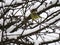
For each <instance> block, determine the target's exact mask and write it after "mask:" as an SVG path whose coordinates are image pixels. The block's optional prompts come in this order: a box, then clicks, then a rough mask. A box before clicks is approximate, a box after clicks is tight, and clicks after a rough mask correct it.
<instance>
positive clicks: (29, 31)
mask: <svg viewBox="0 0 60 45" xmlns="http://www.w3.org/2000/svg"><path fill="white" fill-rule="evenodd" d="M11 1H12V0H10V1H8V0H5V4H4V5H9V4H10V3H11ZM50 1H51V0H47V1H46V2H48V3H49V2H50ZM59 1H60V0H59ZM15 2H17V3H21V2H22V1H21V0H15V1H14V3H15ZM52 2H53V4H54V3H55V2H56V0H53V1H52ZM14 3H13V4H14ZM39 4H40V3H39V2H37V3H35V5H34V6H32V7H31V9H33V8H36V7H38V5H39ZM0 6H1V3H0ZM47 6H50V4H48V5H47ZM44 8H46V7H45V5H42V6H41V7H39V8H38V9H37V12H39V11H40V10H42V9H44ZM59 9H60V7H57V8H52V9H50V10H47V11H46V12H48V14H51V13H53V12H54V11H56V10H59ZM16 11H17V10H15V12H16ZM15 12H14V13H15ZM28 13H29V14H30V10H28V11H27V12H26V16H27V17H28V16H29V14H28ZM19 14H21V12H20V11H18V13H17V15H19ZM41 16H42V17H44V18H46V17H47V15H46V13H42V14H41ZM58 18H60V15H58V16H57V17H55V18H54V19H52V20H50V21H49V22H48V23H51V22H53V21H54V20H56V19H58ZM2 20H3V19H0V24H2V23H3V22H2ZM59 24H60V22H59V23H58V24H57V25H58V26H60V25H59ZM14 28H15V27H14V26H13V25H12V26H11V27H10V28H9V29H7V31H8V30H10V31H11V30H13V29H14ZM36 29H37V30H38V29H39V26H37V27H36V28H34V29H29V30H26V31H25V32H24V33H23V35H26V34H29V33H31V32H34V31H37V30H36ZM32 30H33V31H32ZM10 31H8V32H10ZM21 32H22V29H18V31H15V32H14V33H8V35H14V34H21ZM56 32H59V30H57V31H56ZM59 33H60V32H59ZM0 35H1V34H0ZM48 35H49V34H48ZM53 35H54V36H55V37H56V35H57V34H53ZM17 36H19V35H17ZM17 36H8V37H9V38H10V39H11V38H17ZM42 36H43V35H42ZM45 37H46V39H47V38H48V37H49V36H45ZM58 37H59V36H58V35H57V38H58ZM32 38H33V39H34V41H35V42H36V44H35V45H38V44H37V43H39V41H41V38H39V39H40V40H39V39H38V40H36V39H35V36H32ZM46 39H45V40H46ZM51 39H52V37H49V40H51ZM57 44H58V43H57ZM49 45H55V44H54V43H52V44H49Z"/></svg>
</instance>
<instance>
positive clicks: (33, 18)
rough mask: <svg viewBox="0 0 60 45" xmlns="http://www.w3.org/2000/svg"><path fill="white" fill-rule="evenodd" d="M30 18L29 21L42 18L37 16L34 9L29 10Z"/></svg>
mask: <svg viewBox="0 0 60 45" xmlns="http://www.w3.org/2000/svg"><path fill="white" fill-rule="evenodd" d="M30 17H31V19H32V20H33V21H34V20H35V19H38V18H42V17H41V16H39V15H38V14H37V10H36V9H33V10H31V14H30Z"/></svg>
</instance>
